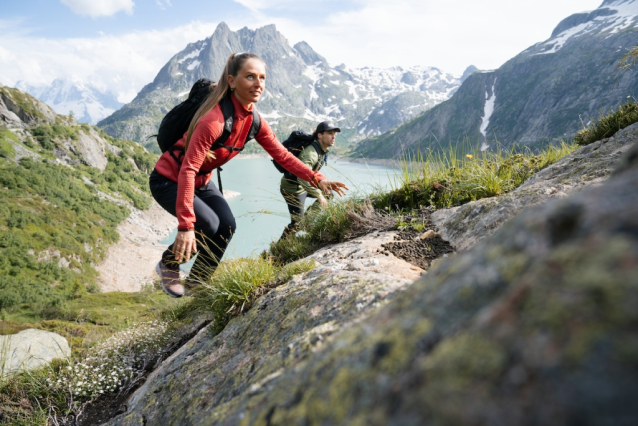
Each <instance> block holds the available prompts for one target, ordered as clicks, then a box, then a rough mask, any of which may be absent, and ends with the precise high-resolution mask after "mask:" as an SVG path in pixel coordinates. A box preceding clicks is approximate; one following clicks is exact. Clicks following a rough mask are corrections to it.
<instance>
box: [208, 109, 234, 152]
mask: <svg viewBox="0 0 638 426" xmlns="http://www.w3.org/2000/svg"><path fill="white" fill-rule="evenodd" d="M219 108H221V110H222V115H223V116H224V130H223V131H222V135H221V136H220V137H219V138H217V140H216V141H215V143H214V144H213V146H211V148H210V149H211V151H213V150H215V149H217V148H221V147H223V146H224V144H225V143H226V141H227V140H228V138H229V137H230V133H231V132H232V131H233V116H234V115H235V106H234V105H233V101H232V100H231V99H230V97H229V96H226V97H224V98H223V99H222V100H221V101H219Z"/></svg>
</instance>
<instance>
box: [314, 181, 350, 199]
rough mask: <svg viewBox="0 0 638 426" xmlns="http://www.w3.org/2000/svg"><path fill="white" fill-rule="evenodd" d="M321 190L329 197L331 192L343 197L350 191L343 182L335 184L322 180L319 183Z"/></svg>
mask: <svg viewBox="0 0 638 426" xmlns="http://www.w3.org/2000/svg"><path fill="white" fill-rule="evenodd" d="M319 188H320V189H321V190H322V191H323V192H324V194H326V195H329V194H330V191H331V190H332V191H334V192H336V193H337V194H339V196H340V197H341V196H342V195H346V191H347V190H349V189H350V188H348V187H347V186H346V185H345V184H343V183H341V182H333V181H330V180H322V181H321V182H319Z"/></svg>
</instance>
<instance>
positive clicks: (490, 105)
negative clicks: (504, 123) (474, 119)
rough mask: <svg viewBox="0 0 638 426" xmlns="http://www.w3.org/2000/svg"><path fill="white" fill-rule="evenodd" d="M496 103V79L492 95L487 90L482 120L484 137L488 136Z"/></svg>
mask: <svg viewBox="0 0 638 426" xmlns="http://www.w3.org/2000/svg"><path fill="white" fill-rule="evenodd" d="M495 104H496V79H494V84H493V85H492V95H491V96H490V95H489V93H487V91H486V92H485V107H484V109H483V120H482V122H481V127H480V129H479V130H480V132H481V134H482V135H483V137H485V138H487V126H489V125H490V118H491V117H492V114H493V113H494V105H495ZM486 149H487V148H486Z"/></svg>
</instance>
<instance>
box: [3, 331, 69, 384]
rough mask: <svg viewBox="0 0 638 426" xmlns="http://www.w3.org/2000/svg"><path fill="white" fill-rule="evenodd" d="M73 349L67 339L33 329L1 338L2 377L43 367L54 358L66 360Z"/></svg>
mask: <svg viewBox="0 0 638 426" xmlns="http://www.w3.org/2000/svg"><path fill="white" fill-rule="evenodd" d="M70 355H71V348H69V344H68V342H67V341H66V339H65V338H64V337H62V336H60V335H59V334H56V333H52V332H50V331H44V330H36V329H33V328H30V329H27V330H22V331H20V332H19V333H17V334H12V335H9V336H0V376H2V375H7V374H13V373H15V372H17V371H20V370H33V369H35V368H39V367H42V366H44V365H46V364H48V363H49V362H51V361H52V360H53V359H54V358H66V357H68V356H70Z"/></svg>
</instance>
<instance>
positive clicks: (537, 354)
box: [109, 142, 638, 426]
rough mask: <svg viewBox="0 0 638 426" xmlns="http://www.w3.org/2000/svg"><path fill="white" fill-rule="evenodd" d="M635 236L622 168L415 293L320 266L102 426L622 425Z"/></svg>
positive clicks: (530, 216)
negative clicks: (161, 425)
mask: <svg viewBox="0 0 638 426" xmlns="http://www.w3.org/2000/svg"><path fill="white" fill-rule="evenodd" d="M607 143H609V142H607ZM592 149H593V150H594V151H601V150H604V149H605V144H600V145H599V146H598V147H592ZM620 149H621V147H616V150H620ZM589 152H592V151H589ZM585 153H586V151H581V152H580V153H578V154H577V155H575V156H572V157H571V158H572V159H574V161H575V162H578V158H579V155H585ZM601 155H602V154H601ZM605 155H606V156H609V153H607V154H605ZM590 158H593V157H590ZM592 167H593V168H592V169H590V170H591V171H592V173H594V172H595V168H594V166H592ZM581 168H585V165H584V164H583V165H582V166H581ZM552 173H553V172H550V175H552ZM606 173H607V172H604V173H603V175H605V174H606ZM594 174H595V173H594ZM603 175H601V176H600V177H601V178H602V176H603ZM565 177H566V178H569V176H565ZM593 179H596V177H593V178H592V179H589V180H590V181H592V180H593ZM637 230H638V169H637V168H636V166H635V165H634V166H632V167H630V168H628V169H627V170H626V171H625V172H624V173H622V174H619V175H618V176H616V177H614V178H612V179H611V180H609V181H608V182H606V183H604V184H602V185H599V186H592V187H590V188H586V189H584V190H582V191H581V192H579V193H576V194H573V195H572V196H570V197H567V198H559V199H554V200H550V201H548V202H546V203H544V204H542V205H538V206H534V207H531V208H528V209H525V210H524V211H522V212H520V213H519V214H518V215H517V216H516V217H514V218H512V219H511V220H509V221H507V222H506V223H505V224H504V225H503V226H502V227H501V229H499V230H498V232H496V233H495V234H494V235H492V236H491V237H489V238H486V239H485V240H484V241H482V242H480V243H479V244H477V245H476V246H475V247H473V248H471V249H469V250H467V251H465V252H462V253H459V254H457V255H455V256H452V257H450V258H449V259H445V260H441V261H439V262H438V263H437V264H436V265H435V266H434V267H433V268H432V269H430V271H428V273H427V275H426V276H425V277H424V278H422V279H420V280H419V281H417V282H415V283H414V284H412V285H406V282H405V280H401V279H397V278H395V279H391V280H388V279H387V278H385V277H384V275H385V276H388V275H390V274H393V273H394V269H395V267H392V266H386V267H384V268H383V269H384V271H385V274H381V273H375V274H370V275H366V274H365V272H364V271H365V269H363V268H361V266H363V265H361V266H360V267H357V268H355V269H354V270H353V271H349V270H346V268H339V267H337V268H335V267H333V266H331V265H329V264H324V265H322V266H320V267H319V268H317V269H315V270H313V271H311V272H309V273H306V274H303V275H299V276H297V277H295V278H293V280H292V281H291V282H290V283H289V284H287V285H285V286H282V287H280V288H277V289H275V290H273V291H271V292H270V293H268V294H267V295H266V296H264V297H263V298H262V299H260V300H259V301H258V303H257V305H256V306H254V307H253V308H252V309H251V310H250V311H249V312H248V313H247V314H246V315H245V316H243V317H239V318H236V319H234V320H233V321H231V322H230V323H229V325H228V326H227V327H226V329H225V330H224V331H223V332H222V333H220V334H219V335H217V336H215V337H210V336H208V335H206V334H205V333H202V334H201V335H200V336H199V337H198V338H196V339H194V340H193V341H191V342H190V343H189V344H188V345H187V347H185V348H184V350H182V351H180V353H179V355H178V356H176V357H174V358H172V359H171V361H170V362H168V363H165V364H164V365H163V366H162V367H161V370H160V371H158V372H157V374H155V375H154V377H153V380H151V381H149V382H147V383H146V384H145V385H144V386H143V387H142V388H140V390H139V391H138V392H137V393H136V394H135V395H134V396H133V397H132V398H131V399H130V400H129V401H128V409H129V411H128V412H127V413H125V414H122V415H120V416H119V417H117V418H115V419H113V420H111V421H110V422H109V424H110V425H138V424H184V425H211V424H216V425H236V424H258V425H305V424H320V425H350V424H372V425H417V424H418V425H420V424H434V425H447V424H476V425H488V424H489V425H497V426H500V425H535V424H587V425H592V426H598V425H601V426H602V425H609V424H614V425H634V424H636V423H638V405H636V404H635V403H634V402H635V400H636V398H638V386H637V385H636V383H638V368H637V367H638V334H637V333H636V330H638V315H637V314H636V312H638V232H637ZM367 238H368V240H367V241H368V242H367V244H373V241H374V239H373V237H372V236H368V237H367ZM360 241H361V240H360ZM359 244H362V243H361V242H359ZM326 250H336V251H332V252H330V253H326V254H327V255H326V256H324V257H322V256H315V257H314V259H315V260H318V261H321V259H324V258H325V259H332V260H334V261H335V262H340V261H339V260H338V259H340V258H344V260H343V261H345V262H350V263H352V261H353V260H357V259H356V257H357V253H365V250H363V251H361V250H357V249H355V247H354V246H351V248H350V250H353V251H352V252H349V251H348V250H347V249H345V248H343V247H342V248H339V246H335V247H334V248H328V249H326ZM345 259H349V260H345ZM400 289H401V290H403V291H401V292H399V291H398V290H400ZM393 294H395V295H394V296H392V295H393Z"/></svg>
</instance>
